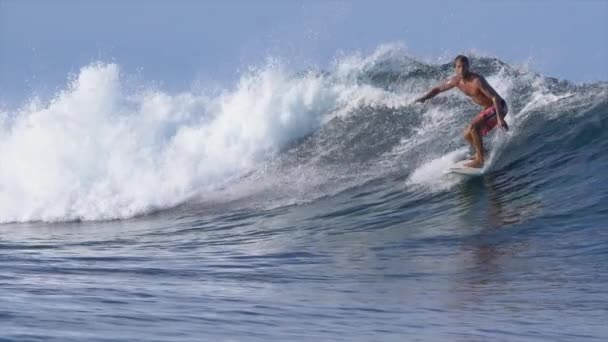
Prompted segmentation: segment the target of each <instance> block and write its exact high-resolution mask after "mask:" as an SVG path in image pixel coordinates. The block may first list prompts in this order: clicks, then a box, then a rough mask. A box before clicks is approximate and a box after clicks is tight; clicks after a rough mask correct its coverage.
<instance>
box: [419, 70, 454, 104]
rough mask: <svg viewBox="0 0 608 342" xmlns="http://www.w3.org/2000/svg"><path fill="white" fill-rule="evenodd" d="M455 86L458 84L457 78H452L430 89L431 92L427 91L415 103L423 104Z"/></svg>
mask: <svg viewBox="0 0 608 342" xmlns="http://www.w3.org/2000/svg"><path fill="white" fill-rule="evenodd" d="M456 84H458V76H452V77H450V78H449V79H448V80H447V81H445V82H443V83H442V84H440V85H438V86H437V87H435V88H433V89H431V91H429V92H428V93H427V94H426V95H424V96H422V97H419V98H417V99H416V101H415V102H424V101H426V100H428V99H432V98H433V97H435V96H437V94H439V93H443V92H444V91H446V90H450V89H452V88H454V87H455V86H456Z"/></svg>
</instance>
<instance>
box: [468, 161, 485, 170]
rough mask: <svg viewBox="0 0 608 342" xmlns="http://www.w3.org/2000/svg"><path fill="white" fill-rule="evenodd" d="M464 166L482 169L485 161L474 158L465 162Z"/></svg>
mask: <svg viewBox="0 0 608 342" xmlns="http://www.w3.org/2000/svg"><path fill="white" fill-rule="evenodd" d="M464 166H466V167H473V168H477V169H481V167H482V166H483V162H481V161H478V160H475V159H474V160H471V161H470V162H468V163H466V164H464Z"/></svg>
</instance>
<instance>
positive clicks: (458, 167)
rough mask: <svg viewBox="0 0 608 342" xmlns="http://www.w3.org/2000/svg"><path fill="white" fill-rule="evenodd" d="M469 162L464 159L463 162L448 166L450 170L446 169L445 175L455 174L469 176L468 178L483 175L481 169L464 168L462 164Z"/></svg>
mask: <svg viewBox="0 0 608 342" xmlns="http://www.w3.org/2000/svg"><path fill="white" fill-rule="evenodd" d="M469 161H470V160H468V159H465V160H461V161H459V162H457V163H456V164H454V165H452V166H450V168H449V169H447V171H446V173H455V174H459V175H464V176H469V177H476V176H481V175H483V169H481V168H476V167H467V166H464V164H466V163H468V162H469Z"/></svg>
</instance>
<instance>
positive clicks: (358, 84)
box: [0, 46, 608, 223]
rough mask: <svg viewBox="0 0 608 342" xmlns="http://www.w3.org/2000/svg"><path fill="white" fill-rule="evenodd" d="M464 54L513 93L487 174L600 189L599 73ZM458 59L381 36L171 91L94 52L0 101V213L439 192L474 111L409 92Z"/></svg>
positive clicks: (14, 217)
mask: <svg viewBox="0 0 608 342" xmlns="http://www.w3.org/2000/svg"><path fill="white" fill-rule="evenodd" d="M471 64H472V69H473V70H474V71H476V72H479V73H481V74H482V75H484V76H486V78H487V79H488V81H489V83H490V84H491V85H492V86H493V87H494V88H495V89H496V90H497V91H498V92H499V93H500V94H501V95H502V96H503V97H504V98H505V99H506V100H507V102H508V103H509V107H510V113H509V115H508V116H507V122H508V123H509V125H510V126H511V131H510V132H509V133H507V134H505V133H503V132H498V133H494V134H493V135H492V136H491V137H490V138H489V139H488V143H489V145H490V148H491V150H492V153H491V157H490V160H489V162H488V164H487V166H486V168H487V171H486V172H487V173H488V174H492V173H494V174H502V173H506V174H510V175H512V177H511V178H510V180H509V182H508V184H507V185H501V186H503V188H504V187H508V188H512V189H513V191H516V190H517V189H521V188H522V187H528V188H529V187H533V188H534V189H535V191H536V192H537V193H541V194H545V195H546V196H549V197H551V198H557V197H559V196H560V194H564V193H570V194H575V195H577V194H578V195H577V196H579V197H580V198H579V197H577V199H579V201H578V202H577V203H578V204H579V205H580V207H578V209H579V210H582V209H584V208H591V207H594V206H596V205H599V203H600V202H601V201H603V200H605V199H606V196H605V194H606V193H608V191H607V189H606V184H608V182H607V179H606V174H608V173H607V172H606V170H607V169H608V158H606V154H605V151H606V150H607V149H608V133H606V132H607V128H608V115H607V112H608V85H607V84H606V83H594V84H584V85H577V84H572V83H570V82H567V81H563V80H557V79H554V78H550V77H546V76H543V75H539V74H536V73H533V72H529V71H527V70H525V69H523V68H521V67H517V66H512V65H509V64H506V63H504V62H502V61H500V60H497V59H495V58H488V57H473V58H472V59H471ZM452 72H453V70H452V65H451V63H446V64H442V65H433V64H427V63H424V62H421V61H418V60H416V59H413V58H411V57H408V56H407V55H406V54H405V53H404V52H403V51H402V50H400V49H399V48H396V47H394V46H384V47H380V48H379V49H377V50H376V51H375V52H374V53H373V54H371V55H368V56H358V55H355V56H348V57H345V58H342V59H340V60H337V61H335V63H334V64H333V65H332V67H331V68H330V69H329V70H328V71H323V72H319V71H307V72H299V73H297V72H294V71H293V70H289V69H288V68H287V67H285V66H284V65H282V64H281V63H277V62H273V63H267V64H266V65H264V66H263V67H261V68H256V69H252V70H251V71H249V72H247V73H246V74H244V75H243V76H242V77H241V78H240V80H239V81H238V82H237V83H236V85H234V86H233V87H230V88H226V89H220V90H219V91H218V90H215V91H201V90H191V91H188V92H183V93H179V94H169V93H166V92H163V91H161V90H158V89H155V88H153V87H147V86H145V85H138V86H136V87H133V86H132V85H130V84H129V82H127V81H126V80H125V77H124V75H122V74H121V72H120V68H119V66H118V65H116V64H106V63H96V64H91V65H88V66H86V67H84V68H82V69H81V70H80V72H79V73H78V74H77V75H76V76H75V77H74V78H73V79H71V80H70V81H69V82H68V84H67V85H66V86H65V88H64V89H63V90H62V91H60V92H58V93H57V94H56V95H55V96H54V97H53V98H52V100H50V101H47V102H43V101H40V100H35V99H32V100H31V101H30V102H29V103H28V104H27V105H25V106H23V107H22V108H19V109H18V110H12V111H7V110H5V111H2V112H0V222H2V223H6V222H26V221H72V220H109V219H122V218H129V217H133V216H136V215H145V214H147V213H150V212H154V211H158V210H162V209H166V208H171V207H175V206H179V205H182V204H187V205H192V204H193V203H196V206H197V208H200V207H201V206H203V207H206V206H207V207H208V206H217V205H219V204H221V205H230V206H239V207H240V206H250V207H251V206H253V207H264V208H268V207H273V208H274V207H280V206H286V205H293V204H300V203H306V202H311V201H315V200H317V199H319V198H324V197H327V196H333V195H336V194H339V193H341V192H343V191H345V190H348V189H353V188H360V187H362V186H369V184H375V183H379V182H380V183H381V182H383V181H385V180H387V179H390V180H397V181H398V182H397V183H398V184H400V186H402V188H401V189H400V190H401V191H403V192H404V193H407V194H409V195H408V196H413V197H412V198H417V197H416V196H420V195H421V194H422V195H428V194H436V193H441V192H444V191H446V190H449V189H451V188H452V187H454V186H456V185H457V184H459V183H461V182H462V181H463V179H462V178H459V177H452V176H445V175H444V174H443V170H444V169H445V167H446V166H447V164H448V163H449V162H451V161H452V160H454V159H455V158H457V157H459V156H460V155H462V154H464V153H466V150H467V148H466V147H464V142H463V139H462V137H461V133H462V129H463V128H464V127H465V126H466V124H467V123H468V122H469V121H470V119H471V118H472V117H473V116H474V115H475V114H476V113H477V112H478V111H479V110H480V109H479V108H478V107H477V106H476V105H474V104H472V103H471V101H470V100H469V99H467V98H465V97H464V96H463V95H462V94H460V93H459V92H457V91H451V92H448V93H445V94H441V95H439V96H438V97H436V98H435V99H433V100H432V101H431V102H430V103H427V104H424V105H420V104H412V101H413V99H414V98H416V97H417V96H419V95H420V94H421V93H423V92H424V91H426V90H428V89H429V88H430V87H431V86H433V85H435V84H436V83H438V82H440V81H441V80H443V79H445V78H446V77H448V76H449V75H451V74H452ZM581 184H585V185H584V186H581ZM577 191H578V192H577ZM588 191H601V193H603V194H604V195H601V196H594V197H593V199H589V200H586V198H588V197H585V193H586V192H588ZM585 201H587V202H585ZM585 203H586V204H585ZM581 208H582V209H581ZM556 210H557V209H556ZM560 210H561V209H560ZM572 210H576V208H575V209H572Z"/></svg>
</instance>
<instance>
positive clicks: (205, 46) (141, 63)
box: [0, 0, 608, 102]
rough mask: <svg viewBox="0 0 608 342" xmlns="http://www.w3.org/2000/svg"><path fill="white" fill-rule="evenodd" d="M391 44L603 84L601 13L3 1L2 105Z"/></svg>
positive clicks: (585, 7)
mask: <svg viewBox="0 0 608 342" xmlns="http://www.w3.org/2000/svg"><path fill="white" fill-rule="evenodd" d="M390 42H400V43H403V44H405V45H406V46H407V49H408V52H409V53H410V54H411V55H413V56H414V57H420V58H424V59H429V58H430V59H435V58H440V57H443V58H445V60H447V58H448V57H451V56H453V55H455V54H457V53H461V52H468V51H477V52H478V53H481V54H487V55H492V56H496V57H498V58H500V59H502V60H504V61H507V62H509V63H528V64H529V65H530V66H531V68H532V69H533V70H535V71H538V72H541V73H543V74H545V75H549V76H556V77H559V78H566V79H569V80H573V81H577V82H581V81H594V80H608V67H607V65H606V62H607V61H608V1H605V0H569V1H564V0H531V1H524V0H509V1H498V0H489V1H482V0H468V1H467V0H464V1H432V0H429V1H405V0H403V1H400V0H395V1H389V0H376V1H371V0H361V1H356V0H353V1H330V0H326V1H320V0H319V1H315V0H299V1H297V0H292V1H289V0H284V1H283V0H258V1H249V0H238V1H237V0H223V1H220V0H204V1H195V0H150V1H144V0H90V1H79V0H71V1H69V0H57V1H43V0H40V1H32V0H0V100H3V101H5V102H14V100H15V99H16V98H23V97H27V96H30V95H27V94H28V93H34V92H36V91H41V89H43V88H45V87H61V85H62V84H63V83H64V82H65V79H66V77H67V75H68V73H69V72H74V71H77V70H78V69H79V68H80V67H82V66H84V65H86V64H88V63H90V62H92V61H97V60H101V61H108V62H116V63H118V64H119V65H121V67H122V69H123V71H125V72H127V73H134V74H138V75H143V77H144V78H146V79H149V80H153V81H155V82H160V83H161V84H164V85H166V86H167V87H184V88H187V87H188V85H189V84H190V83H192V82H193V81H195V80H196V79H205V78H209V79H213V80H215V81H225V80H230V79H233V78H234V77H238V73H239V70H242V69H243V68H246V67H247V66H249V65H256V64H260V63H261V61H263V60H264V58H265V57H267V56H276V57H279V58H281V59H283V60H288V61H290V63H292V64H293V65H294V66H295V67H304V66H305V65H306V63H311V64H314V65H317V66H321V67H322V66H324V65H327V64H328V63H329V62H330V61H331V60H332V58H333V57H335V56H336V55H337V54H340V53H344V52H346V53H350V52H353V51H362V52H369V51H372V50H373V49H374V48H375V47H377V46H378V45H380V44H384V43H390Z"/></svg>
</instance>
